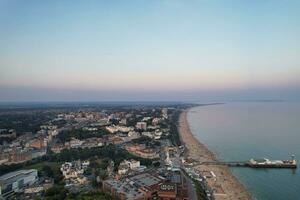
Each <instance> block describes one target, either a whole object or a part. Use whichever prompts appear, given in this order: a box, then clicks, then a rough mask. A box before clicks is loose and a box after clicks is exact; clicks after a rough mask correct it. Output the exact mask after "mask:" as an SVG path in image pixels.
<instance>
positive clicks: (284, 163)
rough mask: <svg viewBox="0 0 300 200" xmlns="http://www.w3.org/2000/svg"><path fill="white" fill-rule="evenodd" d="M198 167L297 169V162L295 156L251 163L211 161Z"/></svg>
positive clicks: (200, 163) (253, 160)
mask: <svg viewBox="0 0 300 200" xmlns="http://www.w3.org/2000/svg"><path fill="white" fill-rule="evenodd" d="M198 165H226V166H229V167H251V168H291V169H295V168H297V161H296V160H295V158H294V156H292V159H291V160H275V161H272V160H269V159H266V158H264V159H259V160H255V159H250V160H249V161H231V162H222V161H210V162H199V163H197V164H195V165H194V166H198Z"/></svg>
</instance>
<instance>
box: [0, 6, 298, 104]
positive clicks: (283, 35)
mask: <svg viewBox="0 0 300 200" xmlns="http://www.w3.org/2000/svg"><path fill="white" fill-rule="evenodd" d="M299 36H300V1H296V0H295V1H293V0H289V1H287V0H281V1H279V0H278V1H277V0H273V1H269V0H253V1H242V0H232V1H231V0H228V1H227V0H226V1H216V0H126V1H124V0H109V1H105V0H97V1H96V0H95V1H93V0H87V1H84V0H82V1H79V0H64V1H61V0H45V1H40V0H27V1H23V0H0V102H1V101H2V102H10V101H14V102H15V101H17V102H18V101H232V100H233V101H235V100H260V99H283V100H300V37H299Z"/></svg>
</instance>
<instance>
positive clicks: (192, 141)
mask: <svg viewBox="0 0 300 200" xmlns="http://www.w3.org/2000/svg"><path fill="white" fill-rule="evenodd" d="M190 109H191V108H189V109H185V110H183V111H182V112H181V114H180V117H179V127H178V129H179V134H180V139H181V141H182V143H183V144H184V146H185V147H186V150H187V151H186V155H187V156H188V157H189V158H191V159H193V160H196V161H201V162H205V161H217V158H216V156H215V154H214V153H213V152H211V151H210V150H209V149H208V147H207V146H206V145H205V144H203V143H201V142H200V141H198V140H197V139H196V138H195V137H194V135H193V133H192V131H191V130H190V126H189V123H188V120H187V113H188V112H189V110H190ZM193 168H194V169H195V170H198V171H200V172H210V171H213V173H214V174H215V175H216V180H214V181H213V182H212V183H211V184H212V185H215V186H216V187H217V188H220V187H221V188H222V190H223V191H224V193H225V195H224V194H220V195H219V194H218V195H217V194H216V195H215V199H216V200H236V199H240V200H252V199H253V198H252V197H251V195H250V193H249V192H248V191H247V189H246V188H245V187H244V185H243V184H242V183H240V181H239V180H238V179H237V178H236V177H235V176H234V175H233V174H232V173H231V171H230V169H229V167H228V166H221V165H218V166H217V165H200V166H195V167H193ZM210 182H211V181H210Z"/></svg>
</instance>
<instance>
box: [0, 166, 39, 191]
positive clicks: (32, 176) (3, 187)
mask: <svg viewBox="0 0 300 200" xmlns="http://www.w3.org/2000/svg"><path fill="white" fill-rule="evenodd" d="M37 180H38V173H37V170H36V169H29V170H19V171H15V172H11V173H8V174H4V175H2V176H0V196H1V197H7V196H10V195H13V193H15V192H21V191H22V190H23V189H24V188H25V187H26V186H30V185H32V184H34V183H35V182H36V181H37Z"/></svg>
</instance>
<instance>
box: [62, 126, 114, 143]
mask: <svg viewBox="0 0 300 200" xmlns="http://www.w3.org/2000/svg"><path fill="white" fill-rule="evenodd" d="M107 134H109V132H108V131H107V130H106V129H99V130H98V131H84V130H82V129H73V130H70V131H63V132H61V133H60V134H59V135H58V136H57V138H58V139H59V140H60V141H61V142H68V141H70V140H71V138H77V139H79V140H83V139H87V138H92V137H103V136H104V135H107Z"/></svg>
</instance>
